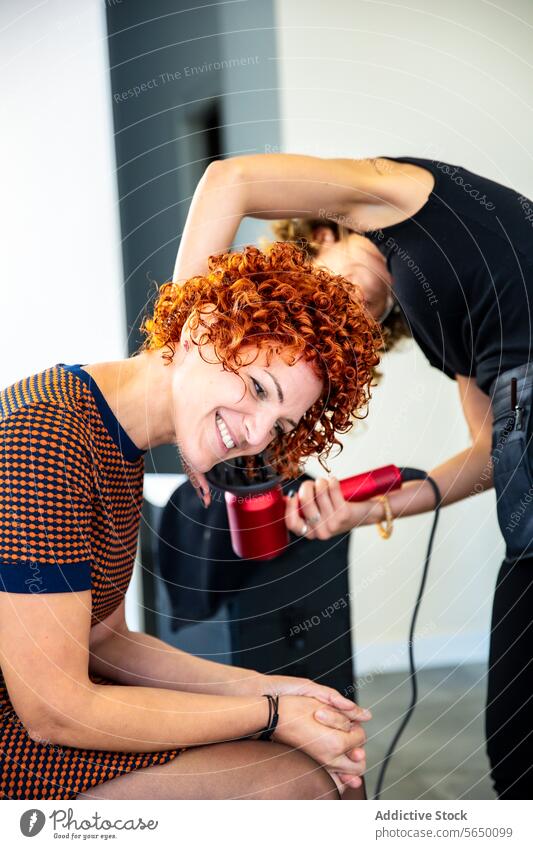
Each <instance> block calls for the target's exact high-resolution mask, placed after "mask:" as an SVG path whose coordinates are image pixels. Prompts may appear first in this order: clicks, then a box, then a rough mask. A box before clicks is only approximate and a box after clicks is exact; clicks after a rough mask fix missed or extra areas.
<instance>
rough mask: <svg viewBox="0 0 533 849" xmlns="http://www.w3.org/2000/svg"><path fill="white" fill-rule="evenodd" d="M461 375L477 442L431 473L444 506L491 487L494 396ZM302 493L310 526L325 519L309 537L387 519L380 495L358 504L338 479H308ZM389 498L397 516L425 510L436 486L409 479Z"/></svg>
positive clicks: (298, 522)
mask: <svg viewBox="0 0 533 849" xmlns="http://www.w3.org/2000/svg"><path fill="white" fill-rule="evenodd" d="M456 379H457V384H458V388H459V394H460V398H461V404H462V406H463V411H464V414H465V418H466V420H467V423H468V427H469V430H470V435H471V438H472V444H471V446H470V447H469V448H467V449H466V450H465V451H461V452H460V453H459V454H456V455H455V456H453V457H451V458H450V459H449V460H446V462H445V463H442V464H441V465H439V466H437V467H436V468H434V469H431V471H430V472H429V474H430V475H431V477H432V478H433V479H434V480H435V482H436V484H437V486H438V487H439V489H440V492H441V494H442V504H443V505H447V504H453V503H454V502H456V501H460V500H461V499H463V498H468V497H469V496H470V495H476V494H477V493H479V492H483V491H484V490H485V489H489V488H490V487H491V486H492V461H491V456H490V451H491V441H492V411H491V405H490V399H489V397H488V396H487V395H485V393H484V392H482V391H481V389H479V387H478V386H476V384H475V381H474V380H473V379H471V378H468V377H463V376H462V375H456ZM298 494H299V500H300V503H301V505H302V510H303V512H304V514H305V517H306V521H307V523H308V524H312V520H313V518H314V517H316V516H317V515H318V514H319V515H320V522H319V523H318V524H317V525H315V526H314V527H312V528H311V529H310V530H309V531H308V533H307V534H306V536H307V537H308V538H309V539H312V538H318V539H328V538H329V537H331V536H333V535H334V534H339V533H345V532H346V531H349V530H350V529H351V528H355V527H357V526H359V525H371V524H374V523H375V522H379V521H381V520H383V518H384V510H383V505H382V504H381V502H380V501H378V500H376V499H370V500H368V501H363V502H360V503H354V504H349V503H348V502H346V501H345V500H344V498H343V497H342V493H341V491H340V487H339V483H338V481H336V480H335V479H334V478H331V479H329V480H326V479H321V480H318V481H316V482H313V481H306V482H305V483H303V484H302V486H301V487H300V490H299V493H298ZM388 498H389V503H390V506H391V510H392V514H393V516H394V517H400V516H412V515H415V514H418V513H425V512H427V511H429V510H433V509H434V507H435V498H434V495H433V489H432V488H431V486H430V484H429V483H427V481H411V482H409V483H405V484H404V485H403V486H402V488H401V489H400V490H397V491H394V492H391V493H390V494H389V496H388ZM294 502H295V499H289V502H288V506H287V514H286V518H287V525H288V527H289V529H290V530H292V531H293V532H294V533H297V534H299V533H300V532H301V529H302V524H303V521H302V519H301V517H299V515H298V512H297V505H296V504H295V503H294ZM310 519H311V522H309V520H310Z"/></svg>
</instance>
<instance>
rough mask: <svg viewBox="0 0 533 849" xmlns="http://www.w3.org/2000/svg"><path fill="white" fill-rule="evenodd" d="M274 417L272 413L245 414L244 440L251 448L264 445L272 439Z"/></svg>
mask: <svg viewBox="0 0 533 849" xmlns="http://www.w3.org/2000/svg"><path fill="white" fill-rule="evenodd" d="M274 424H275V419H274V418H273V416H272V415H267V414H266V413H262V414H261V415H255V416H247V417H246V419H245V421H244V432H245V434H246V441H247V442H248V445H249V446H250V447H251V448H258V447H264V446H266V445H268V443H269V442H271V441H272V438H273V431H274Z"/></svg>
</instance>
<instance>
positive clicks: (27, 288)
mask: <svg viewBox="0 0 533 849" xmlns="http://www.w3.org/2000/svg"><path fill="white" fill-rule="evenodd" d="M0 30H1V33H0V45H1V51H0V52H1V55H2V62H1V64H2V71H3V72H2V78H1V83H0V85H1V93H0V96H1V102H2V113H3V121H2V132H1V133H0V146H1V147H0V150H1V156H0V163H1V166H0V167H1V168H2V198H3V202H2V211H1V216H2V220H1V234H2V244H3V246H2V278H3V282H2V287H1V291H2V295H1V297H2V301H1V310H2V317H3V321H2V335H1V338H2V341H1V344H2V358H1V361H0V382H1V385H2V386H4V385H6V384H8V383H11V382H13V381H15V380H18V379H19V378H21V377H23V376H24V375H27V374H31V373H33V372H36V371H39V370H41V369H43V368H46V367H48V366H50V365H53V364H54V363H57V362H67V363H68V362H94V361H98V360H102V359H106V358H109V359H112V358H115V357H122V356H124V354H125V350H126V349H125V341H126V340H125V322H124V309H123V296H122V291H121V287H122V264H121V252H120V228H119V219H118V209H117V194H116V184H115V176H114V172H115V158H114V146H113V127H112V117H111V105H110V103H111V101H110V95H109V91H108V86H109V82H108V59H107V44H106V33H105V6H104V3H103V2H99V0H84V2H83V3H81V2H76V3H72V2H69V0H50V2H47V3H41V4H39V5H37V4H36V3H34V2H31V0H3V2H2V4H1V5H0Z"/></svg>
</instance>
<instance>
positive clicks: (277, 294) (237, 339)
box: [141, 243, 382, 477]
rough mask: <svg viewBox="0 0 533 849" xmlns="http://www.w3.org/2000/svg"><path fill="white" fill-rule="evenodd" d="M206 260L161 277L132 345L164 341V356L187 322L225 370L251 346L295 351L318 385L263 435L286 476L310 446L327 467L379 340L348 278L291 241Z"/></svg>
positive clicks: (358, 405)
mask: <svg viewBox="0 0 533 849" xmlns="http://www.w3.org/2000/svg"><path fill="white" fill-rule="evenodd" d="M208 269H209V270H208V273H207V274H206V275H205V276H203V277H192V278H191V279H190V280H187V281H185V283H183V284H182V285H180V284H175V283H165V284H163V285H162V286H161V287H160V289H159V292H158V297H157V300H156V303H155V307H154V311H153V315H152V316H151V317H147V318H145V319H144V321H143V324H142V328H141V329H142V331H143V333H144V334H145V335H146V339H145V340H144V342H143V345H142V347H141V350H154V349H158V348H163V347H168V349H169V351H170V353H167V354H164V356H165V357H166V358H167V359H168V360H172V357H173V356H174V353H175V346H176V344H177V343H178V342H179V340H180V335H181V332H182V328H183V327H184V325H185V323H186V322H187V326H188V328H190V330H191V338H192V341H193V342H195V344H199V345H203V344H205V343H207V344H209V345H212V346H213V350H214V353H215V356H216V357H217V358H218V360H219V361H220V362H221V363H222V366H223V368H224V369H226V370H229V371H233V372H237V371H238V369H239V367H240V366H241V365H242V364H243V361H244V360H243V357H242V356H241V354H244V353H245V351H246V350H247V351H248V353H249V351H250V347H257V348H260V349H266V351H267V356H268V357H271V356H272V355H274V354H276V353H277V354H280V355H281V356H282V357H283V358H284V359H285V360H286V362H288V363H289V364H294V363H295V362H296V360H297V359H299V358H301V357H303V358H304V359H305V360H307V361H309V363H310V364H311V365H312V367H313V368H314V370H315V372H316V373H317V374H318V375H319V376H320V377H321V378H322V379H323V382H324V388H323V391H322V393H321V396H320V398H319V399H318V401H317V402H316V403H315V404H314V405H313V406H312V407H310V409H309V410H308V411H307V412H306V414H305V415H304V416H303V417H302V419H301V420H300V422H299V423H298V426H297V427H296V428H295V429H294V430H292V431H291V432H290V433H289V434H287V435H286V436H283V437H278V438H277V439H275V440H274V442H273V443H272V444H271V446H270V448H269V451H270V456H271V461H272V463H273V465H274V467H275V468H276V470H277V471H278V473H279V474H282V475H283V476H287V477H289V476H295V475H296V474H298V473H299V472H300V470H301V467H300V463H301V461H302V460H303V459H304V458H306V457H309V456H310V455H313V454H316V455H318V457H319V460H320V462H321V463H322V465H323V467H324V468H327V466H326V465H325V459H326V458H327V456H328V454H329V452H330V450H331V448H332V446H333V445H338V446H339V450H341V449H342V446H341V445H340V442H339V440H338V439H337V437H336V434H337V433H346V432H347V431H348V430H350V428H351V427H352V426H353V419H354V418H364V417H365V416H366V415H367V405H368V401H369V399H370V388H371V385H372V378H373V374H374V369H375V367H376V366H377V364H378V363H379V355H378V351H379V350H380V348H381V345H382V337H381V332H380V328H379V325H378V324H377V322H375V321H374V320H373V318H372V317H371V316H370V315H369V313H368V312H367V310H366V309H365V307H364V305H363V304H362V302H361V300H360V299H359V298H358V297H357V295H356V293H355V291H354V287H353V286H352V285H350V284H349V283H348V282H347V281H346V280H345V279H344V278H343V277H340V276H337V275H333V274H331V273H329V272H328V271H326V270H324V269H319V268H317V267H316V266H314V265H313V264H312V263H311V261H310V260H309V259H308V258H307V257H306V255H305V253H304V252H303V251H302V250H301V249H299V248H297V247H296V246H295V245H291V244H288V243H274V244H272V245H271V246H270V248H269V250H268V252H262V251H260V250H258V249H257V248H255V247H246V248H244V250H242V251H240V252H236V253H225V254H220V255H219V256H211V257H209V260H208ZM197 331H198V332H197ZM201 353H202V355H203V352H201ZM204 359H205V357H204ZM245 361H246V362H249V360H248V359H246V360H245Z"/></svg>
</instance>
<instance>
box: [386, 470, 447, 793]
mask: <svg viewBox="0 0 533 849" xmlns="http://www.w3.org/2000/svg"><path fill="white" fill-rule="evenodd" d="M400 472H401V476H402V481H418V480H427V482H428V483H429V484H431V486H432V488H433V492H434V494H435V518H434V519H433V525H432V528H431V533H430V535H429V542H428V547H427V551H426V559H425V562H424V569H423V571H422V580H421V581H420V588H419V590H418V595H417V597H416V602H415V606H414V610H413V616H412V618H411V627H410V629H409V643H408V648H409V669H410V673H411V676H410V677H411V703H410V705H409V707H408V709H407V711H406V714H405V716H404V718H403V720H402V722H401V723H400V727H399V728H398V730H397V731H396V734H395V735H394V737H393V740H392V743H391V744H390V746H389V748H388V750H387V754H386V755H385V757H384V759H383V762H382V764H381V769H380V771H379V776H378V780H377V784H376V792H375V794H374V799H375V800H378V801H379V800H380V799H381V790H382V787H383V782H384V780H385V772H386V771H387V767H388V765H389V761H390V759H391V757H392V755H393V753H394V750H395V748H396V746H397V744H398V741H399V739H400V737H401V736H402V734H403V732H404V731H405V728H406V726H407V723H408V722H409V720H410V719H411V716H412V715H413V711H414V709H415V707H416V703H417V700H418V684H417V680H416V669H415V659H414V651H413V644H414V636H415V628H416V620H417V618H418V611H419V610H420V604H421V602H422V597H423V595H424V589H425V586H426V580H427V576H428V568H429V561H430V558H431V550H432V548H433V540H434V538H435V531H436V529H437V522H438V519H439V511H440V505H441V500H442V496H441V493H440V490H439V488H438V486H437V484H436V483H435V481H434V480H433V478H431V477H430V476H429V475H428V474H427V472H422V471H421V470H420V469H409V468H403V469H400Z"/></svg>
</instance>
